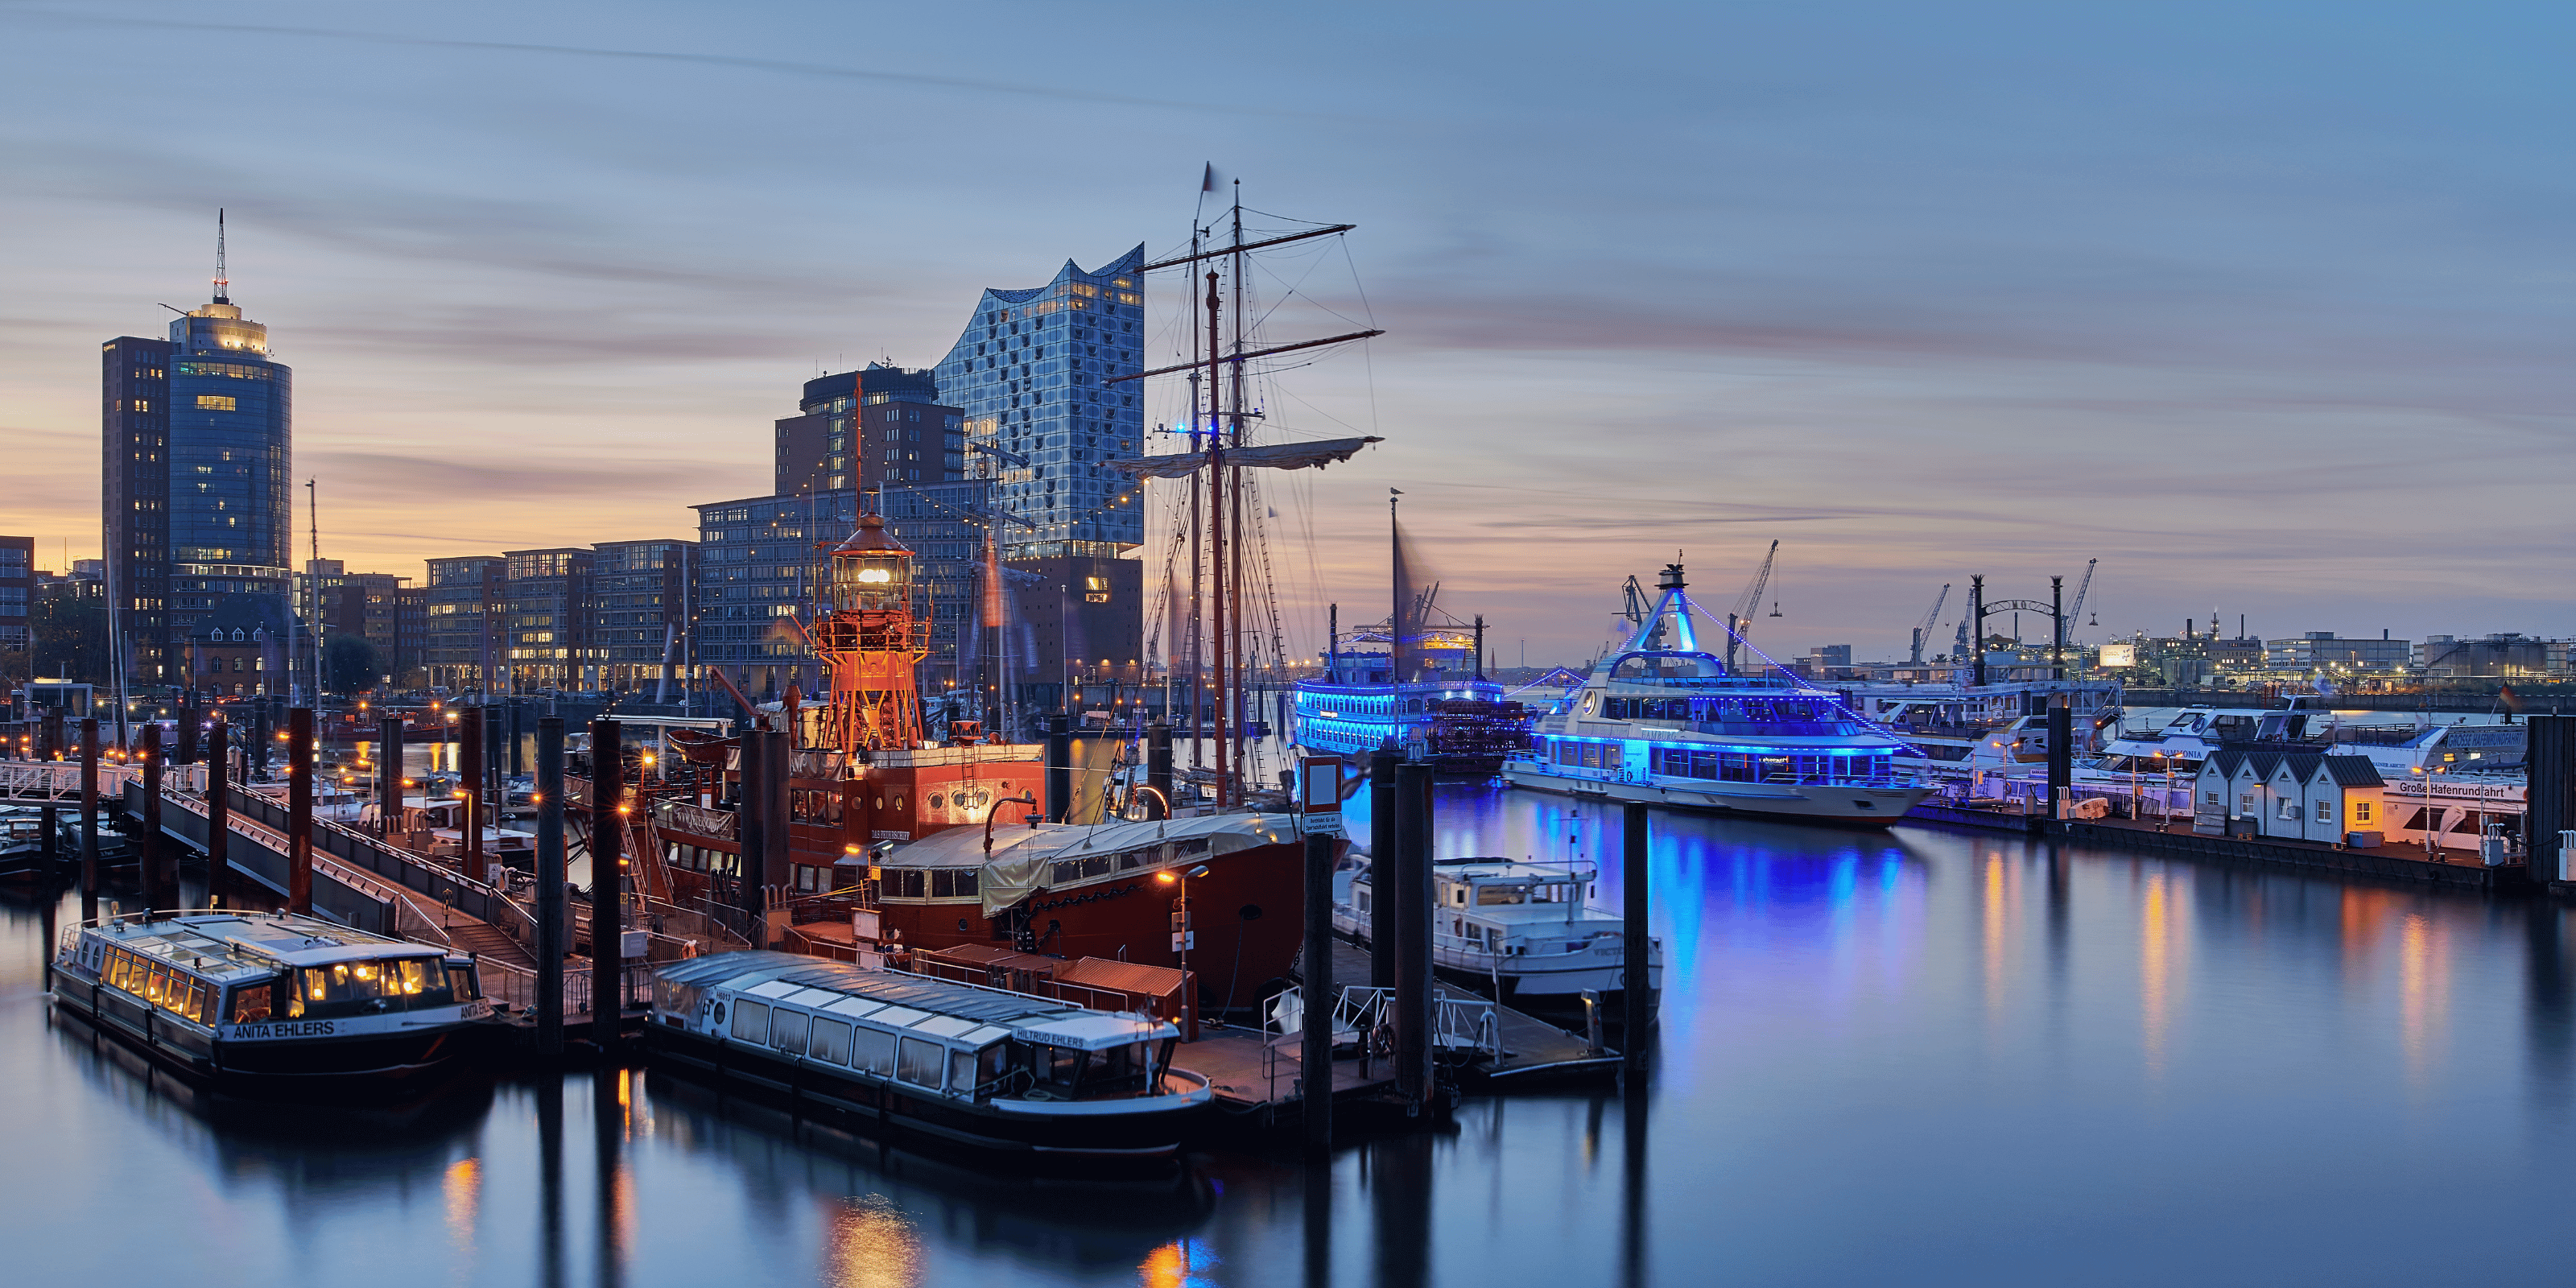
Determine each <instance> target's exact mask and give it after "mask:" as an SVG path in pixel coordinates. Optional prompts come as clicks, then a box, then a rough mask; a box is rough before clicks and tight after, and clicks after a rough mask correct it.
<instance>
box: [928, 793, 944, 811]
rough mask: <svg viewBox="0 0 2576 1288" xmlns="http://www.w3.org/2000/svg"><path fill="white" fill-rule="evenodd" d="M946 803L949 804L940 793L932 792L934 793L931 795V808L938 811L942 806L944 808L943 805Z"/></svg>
mask: <svg viewBox="0 0 2576 1288" xmlns="http://www.w3.org/2000/svg"><path fill="white" fill-rule="evenodd" d="M946 803H947V802H946V800H945V799H944V798H943V797H941V796H940V794H939V793H937V792H932V793H931V794H930V807H931V808H932V809H938V808H939V807H940V806H942V805H944V804H946Z"/></svg>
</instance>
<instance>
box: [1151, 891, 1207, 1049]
mask: <svg viewBox="0 0 2576 1288" xmlns="http://www.w3.org/2000/svg"><path fill="white" fill-rule="evenodd" d="M1207 874H1208V869H1207V865H1206V864H1204V863H1202V864H1200V865H1198V866H1197V867H1194V868H1191V869H1190V870H1189V871H1187V872H1174V871H1172V870H1171V869H1170V868H1165V869H1163V870H1162V871H1160V872H1157V873H1155V874H1154V882H1155V884H1157V885H1167V886H1171V887H1173V889H1174V891H1175V893H1174V895H1173V896H1172V951H1173V952H1174V953H1176V954H1178V955H1179V956H1180V959H1181V1021H1182V1026H1183V1027H1184V1028H1186V1029H1187V1030H1188V1033H1187V1034H1186V1035H1185V1038H1184V1040H1186V1041H1197V1040H1198V1028H1199V1003H1198V990H1197V989H1195V988H1193V987H1191V985H1190V949H1192V948H1195V947H1197V946H1198V938H1199V932H1198V931H1197V930H1195V929H1192V928H1191V925H1190V878H1191V877H1203V876H1206V875H1207Z"/></svg>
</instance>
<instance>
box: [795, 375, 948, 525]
mask: <svg viewBox="0 0 2576 1288" xmlns="http://www.w3.org/2000/svg"><path fill="white" fill-rule="evenodd" d="M798 405H799V407H800V408H802V411H801V413H800V414H798V415H795V416H791V417H789V418H787V419H785V420H781V421H779V422H778V423H777V428H776V433H777V445H776V451H775V462H774V469H775V472H776V491H777V494H778V495H780V496H798V495H802V494H804V493H807V492H838V491H841V490H843V489H855V490H857V491H861V492H873V491H875V490H877V489H878V488H881V487H901V486H906V485H909V484H914V483H924V482H932V483H935V482H938V481H940V480H942V479H952V478H956V477H958V475H959V474H960V473H961V472H962V471H961V470H960V468H959V459H958V454H959V452H960V451H961V450H962V449H963V446H964V434H963V429H962V426H963V424H964V420H963V417H962V416H961V415H960V413H959V412H958V410H957V409H956V408H954V407H948V406H943V405H941V403H940V401H939V385H938V382H937V380H936V379H935V378H934V376H933V373H931V372H929V371H916V370H906V369H904V368H902V367H892V366H887V365H885V364H883V363H870V364H868V366H867V367H865V368H863V369H861V370H858V371H844V372H840V373H838V374H836V375H828V376H821V377H817V378H816V379H813V380H808V381H806V382H805V391H804V397H803V398H802V399H801V400H800V401H799V403H798Z"/></svg>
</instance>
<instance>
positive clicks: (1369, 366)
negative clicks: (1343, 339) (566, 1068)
mask: <svg viewBox="0 0 2576 1288" xmlns="http://www.w3.org/2000/svg"><path fill="white" fill-rule="evenodd" d="M1339 240H1340V242H1341V244H1342V262H1343V263H1345V264H1348V265H1349V266H1350V269H1351V289H1352V290H1354V291H1357V292H1359V297H1360V311H1361V312H1362V313H1365V314H1367V315H1368V319H1369V323H1368V324H1369V329H1370V330H1376V329H1378V326H1377V306H1376V305H1374V304H1371V303H1369V297H1368V286H1367V284H1366V283H1363V282H1362V281H1360V265H1359V261H1358V260H1356V259H1353V258H1351V239H1350V238H1348V237H1344V238H1340V239H1339ZM1360 367H1361V369H1362V370H1363V371H1365V372H1367V373H1368V405H1369V432H1370V433H1372V434H1374V433H1376V432H1377V431H1378V417H1377V355H1376V354H1375V353H1373V352H1371V351H1369V350H1368V349H1367V348H1366V347H1365V346H1363V347H1362V348H1361V349H1360Z"/></svg>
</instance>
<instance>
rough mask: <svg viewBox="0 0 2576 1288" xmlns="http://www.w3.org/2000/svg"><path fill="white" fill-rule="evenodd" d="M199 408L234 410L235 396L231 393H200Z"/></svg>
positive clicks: (198, 398) (200, 409) (206, 409)
mask: <svg viewBox="0 0 2576 1288" xmlns="http://www.w3.org/2000/svg"><path fill="white" fill-rule="evenodd" d="M197 410H199V411H231V410H233V396H232V395H231V394H199V395H197Z"/></svg>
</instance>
